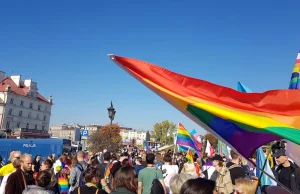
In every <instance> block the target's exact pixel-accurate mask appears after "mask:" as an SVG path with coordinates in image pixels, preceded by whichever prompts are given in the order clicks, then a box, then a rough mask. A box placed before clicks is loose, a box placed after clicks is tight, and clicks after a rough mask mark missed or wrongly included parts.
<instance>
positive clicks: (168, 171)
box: [161, 154, 178, 194]
mask: <svg viewBox="0 0 300 194" xmlns="http://www.w3.org/2000/svg"><path fill="white" fill-rule="evenodd" d="M164 162H165V164H164V165H162V168H161V170H162V172H163V177H164V182H165V185H166V190H167V194H169V193H170V194H172V192H171V191H170V180H171V178H173V176H175V175H176V174H178V166H177V165H173V164H172V157H171V155H169V154H165V155H164Z"/></svg>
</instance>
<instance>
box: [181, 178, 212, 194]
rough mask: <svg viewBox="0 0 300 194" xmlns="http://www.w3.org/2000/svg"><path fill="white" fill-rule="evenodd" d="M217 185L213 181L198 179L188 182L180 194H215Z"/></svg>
mask: <svg viewBox="0 0 300 194" xmlns="http://www.w3.org/2000/svg"><path fill="white" fill-rule="evenodd" d="M215 187H216V183H215V182H214V181H211V180H207V179H203V178H197V179H190V180H187V181H186V182H185V183H184V184H183V185H182V187H181V189H180V194H213V192H214V189H215Z"/></svg>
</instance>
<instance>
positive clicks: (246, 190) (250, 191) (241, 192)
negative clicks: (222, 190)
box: [234, 178, 256, 194]
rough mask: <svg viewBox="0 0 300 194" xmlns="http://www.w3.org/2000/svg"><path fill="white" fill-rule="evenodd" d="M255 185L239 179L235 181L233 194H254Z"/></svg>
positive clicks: (247, 180)
mask: <svg viewBox="0 0 300 194" xmlns="http://www.w3.org/2000/svg"><path fill="white" fill-rule="evenodd" d="M255 191H256V184H255V183H254V182H253V181H252V180H250V179H246V178H240V179H236V180H235V189H234V193H235V194H255Z"/></svg>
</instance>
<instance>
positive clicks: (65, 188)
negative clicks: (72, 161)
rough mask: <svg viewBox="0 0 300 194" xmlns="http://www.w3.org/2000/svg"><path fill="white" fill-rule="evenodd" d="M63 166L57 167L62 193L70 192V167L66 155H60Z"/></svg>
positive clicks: (58, 181) (57, 176)
mask: <svg viewBox="0 0 300 194" xmlns="http://www.w3.org/2000/svg"><path fill="white" fill-rule="evenodd" d="M60 162H61V166H57V167H56V172H57V173H56V179H57V183H58V186H59V192H60V194H68V193H69V188H70V185H69V180H70V167H69V165H68V164H67V162H68V157H67V156H66V155H61V156H60Z"/></svg>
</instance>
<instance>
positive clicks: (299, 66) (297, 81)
mask: <svg viewBox="0 0 300 194" xmlns="http://www.w3.org/2000/svg"><path fill="white" fill-rule="evenodd" d="M299 73H300V52H299V53H298V56H297V59H296V63H295V66H294V69H293V73H292V77H291V82H290V87H289V89H300V77H299Z"/></svg>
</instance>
